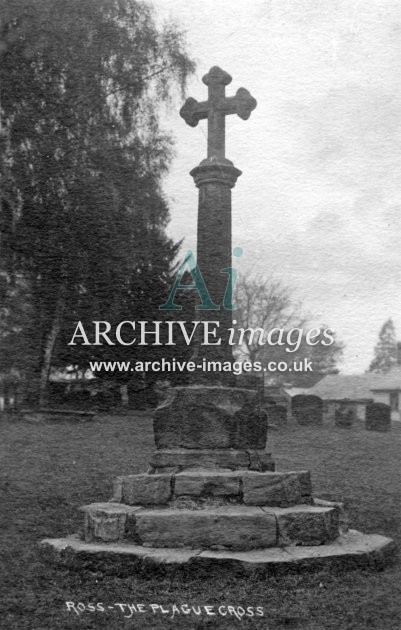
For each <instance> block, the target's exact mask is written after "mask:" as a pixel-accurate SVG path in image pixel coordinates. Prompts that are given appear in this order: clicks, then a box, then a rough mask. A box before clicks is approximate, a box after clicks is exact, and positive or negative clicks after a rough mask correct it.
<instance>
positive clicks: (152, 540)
mask: <svg viewBox="0 0 401 630" xmlns="http://www.w3.org/2000/svg"><path fill="white" fill-rule="evenodd" d="M81 510H82V511H83V512H84V514H85V521H84V535H83V538H84V540H85V541H86V542H92V541H102V542H121V541H132V542H135V543H137V544H139V545H144V546H150V547H161V548H163V547H178V548H180V547H181V548H197V547H200V548H202V549H236V550H249V549H259V548H268V547H276V546H280V545H288V544H292V545H322V544H327V543H329V542H331V541H333V540H334V539H335V538H336V537H337V536H338V535H339V529H338V510H337V509H336V508H330V507H317V506H312V505H298V506H295V507H290V508H279V507H259V506H245V505H237V506H227V505H225V506H222V507H206V508H204V509H195V510H188V509H182V510H179V509H172V508H168V507H166V508H164V509H160V508H157V509H146V508H144V507H140V506H137V507H133V506H129V505H124V504H121V503H94V504H92V505H87V506H84V507H83V508H81Z"/></svg>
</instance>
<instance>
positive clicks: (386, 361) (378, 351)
mask: <svg viewBox="0 0 401 630" xmlns="http://www.w3.org/2000/svg"><path fill="white" fill-rule="evenodd" d="M396 364H397V337H396V332H395V326H394V323H393V320H392V319H391V318H390V319H388V320H387V321H386V322H384V324H383V326H382V328H381V330H380V333H379V339H378V342H377V344H376V346H375V350H374V358H373V359H372V361H371V363H370V366H369V372H388V371H389V370H390V369H391V368H392V367H393V366H394V365H396Z"/></svg>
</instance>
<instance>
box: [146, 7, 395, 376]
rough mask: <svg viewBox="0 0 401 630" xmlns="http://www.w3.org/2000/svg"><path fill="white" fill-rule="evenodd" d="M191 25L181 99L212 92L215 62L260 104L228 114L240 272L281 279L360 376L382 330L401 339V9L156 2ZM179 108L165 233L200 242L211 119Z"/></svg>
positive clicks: (173, 120) (171, 114)
mask: <svg viewBox="0 0 401 630" xmlns="http://www.w3.org/2000/svg"><path fill="white" fill-rule="evenodd" d="M152 4H153V5H154V6H155V9H156V11H157V13H158V15H159V16H160V19H168V18H169V17H171V18H173V19H174V20H175V21H178V22H179V23H180V24H181V26H182V28H183V29H184V30H185V31H186V33H187V44H188V50H189V52H190V54H191V56H192V57H193V58H194V59H195V60H196V62H197V71H196V73H195V75H194V76H193V77H192V78H191V80H190V82H189V85H188V92H187V96H193V97H194V98H196V99H197V100H199V101H200V100H205V99H206V98H207V88H206V86H205V85H204V84H203V83H202V80H201V79H202V76H203V75H204V74H205V73H206V72H207V71H208V70H209V68H210V67H211V66H213V65H218V66H220V67H221V68H223V69H224V70H226V71H227V72H229V73H230V74H231V76H232V77H233V81H232V83H231V84H230V85H228V86H227V88H226V93H227V94H228V95H233V94H235V92H236V91H237V89H238V88H239V87H245V88H246V89H248V90H249V91H250V92H251V94H252V95H253V96H254V97H255V98H256V100H257V102H258V105H257V108H256V109H255V110H254V111H253V112H252V114H251V117H250V119H249V120H247V121H243V120H241V119H240V118H238V117H237V116H229V117H228V118H227V120H226V156H227V157H228V158H229V159H230V160H232V161H233V162H234V165H235V166H236V167H237V168H239V169H240V170H241V171H242V172H243V174H242V175H241V177H240V178H239V179H238V181H237V184H236V187H235V188H234V189H233V215H232V216H233V246H240V247H242V249H243V251H244V254H243V257H242V259H240V261H239V262H238V263H237V262H236V264H235V266H236V267H237V268H238V269H239V271H241V272H242V273H244V274H246V275H248V274H249V275H253V276H260V277H267V278H272V279H279V280H280V281H281V282H282V283H283V284H284V285H285V286H288V287H289V288H290V289H291V291H292V294H293V296H294V299H295V301H299V302H301V303H302V305H303V310H304V311H305V312H307V313H309V314H310V315H311V319H310V322H311V326H312V325H313V324H324V325H326V326H329V327H331V328H332V329H334V330H335V331H336V334H337V336H338V338H339V339H340V340H341V341H343V342H344V344H345V352H344V360H343V363H342V364H341V365H340V366H339V367H340V369H341V371H342V372H344V373H359V372H363V371H365V370H366V369H367V368H368V366H369V363H370V361H371V359H372V357H373V349H374V346H375V344H376V342H377V338H378V333H379V331H380V328H381V326H382V324H383V323H384V322H385V321H386V320H387V319H388V318H389V317H391V318H392V319H393V321H394V323H395V326H396V330H397V332H398V338H399V339H400V340H401V253H400V251H401V3H400V2H399V1H398V0H396V1H387V0H369V2H366V0H364V1H361V0H333V1H331V2H327V1H323V0H271V1H270V0H218V1H217V0H154V1H153V3H152ZM180 104H181V103H179V102H178V101H177V103H176V106H175V107H173V108H171V109H170V110H169V111H166V112H164V113H163V125H164V128H165V129H166V130H168V131H170V132H171V133H172V134H173V136H174V138H175V142H176V144H175V152H176V155H175V158H174V160H173V163H172V168H171V170H170V173H169V175H168V176H167V177H166V179H165V182H164V190H165V192H166V194H167V197H168V199H169V201H170V207H171V222H170V225H169V228H168V230H169V233H170V235H171V236H172V237H174V239H184V242H183V246H182V251H183V254H184V253H185V252H186V251H187V250H188V249H192V250H196V220H197V189H196V188H195V186H194V183H193V180H192V178H191V177H190V175H189V171H190V170H191V169H192V168H193V167H194V166H196V165H197V164H198V163H199V162H200V161H201V160H202V159H203V158H204V157H206V122H205V121H201V122H200V123H199V124H198V126H197V127H196V128H192V127H189V126H187V125H186V124H185V122H184V121H183V119H182V118H180V116H179V114H178V112H179V107H180Z"/></svg>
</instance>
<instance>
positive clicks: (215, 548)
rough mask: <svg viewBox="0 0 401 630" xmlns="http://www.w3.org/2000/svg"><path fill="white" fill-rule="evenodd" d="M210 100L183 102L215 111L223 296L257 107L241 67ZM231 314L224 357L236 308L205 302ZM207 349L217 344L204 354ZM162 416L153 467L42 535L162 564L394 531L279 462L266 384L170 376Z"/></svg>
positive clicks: (371, 546) (247, 559)
mask: <svg viewBox="0 0 401 630" xmlns="http://www.w3.org/2000/svg"><path fill="white" fill-rule="evenodd" d="M203 82H204V83H205V84H206V85H207V86H208V100H207V101H203V102H200V103H198V102H197V101H196V100H195V99H193V98H190V99H188V100H187V101H186V103H185V105H184V106H183V108H182V109H181V115H182V116H183V118H184V119H185V120H186V122H187V123H188V124H189V125H191V126H195V125H197V124H198V122H199V121H200V120H202V119H204V118H207V120H208V157H207V158H206V159H205V160H203V161H202V162H201V163H200V165H199V166H198V167H196V168H195V169H193V170H192V171H191V175H192V176H193V177H194V180H195V184H196V186H197V187H198V188H199V215H198V260H197V263H198V265H199V268H200V270H201V272H202V274H203V275H204V279H205V281H206V284H207V286H208V288H210V291H211V294H212V298H213V300H214V301H215V302H216V303H218V304H222V302H223V297H224V292H225V288H226V284H227V280H226V278H224V275H225V274H222V273H220V271H221V270H222V269H226V268H228V267H230V266H231V188H232V187H233V186H234V184H235V182H236V179H237V177H238V176H239V175H240V171H239V170H238V169H236V168H235V167H234V165H233V164H232V162H230V161H229V160H227V159H226V157H225V154H224V146H225V117H226V116H227V115H229V114H234V113H236V114H238V115H239V116H240V117H241V118H243V119H245V120H246V119H247V118H248V117H249V115H250V113H251V111H252V110H253V109H254V108H255V106H256V101H255V99H254V98H253V97H252V96H251V95H250V94H249V92H248V91H247V90H245V89H244V88H240V89H239V90H238V91H237V93H236V95H235V96H232V97H226V95H225V86H226V85H228V84H229V83H230V82H231V77H230V75H229V74H228V73H227V72H224V71H223V70H221V69H220V68H218V67H216V66H215V67H213V68H211V70H210V71H209V72H208V73H207V74H206V75H205V76H204V78H203ZM208 318H211V319H213V320H214V321H215V320H218V321H219V323H220V334H221V337H220V339H221V345H220V346H211V347H209V348H208V350H209V357H210V356H211V357H213V359H214V360H220V361H231V359H232V352H231V346H229V344H228V343H227V330H226V329H227V328H228V327H229V326H230V325H231V311H230V310H226V309H220V311H211V312H209V313H208V312H207V311H203V312H202V320H207V319H208ZM205 354H206V353H205ZM161 399H162V400H161V404H160V405H159V407H158V408H157V409H156V412H155V417H154V436H155V444H156V450H155V452H154V453H153V455H152V456H151V459H150V462H149V470H148V471H147V472H146V473H142V474H135V475H123V476H121V477H118V478H117V479H116V480H115V483H114V492H113V497H112V498H111V500H110V501H109V502H108V503H94V504H90V505H87V506H84V507H83V508H81V510H82V512H83V515H84V522H83V529H82V533H81V535H80V536H77V537H69V538H65V539H59V540H46V541H43V543H44V545H47V546H49V545H50V546H51V547H52V548H53V549H55V550H56V551H57V553H58V554H59V556H61V557H62V558H63V559H65V558H68V557H69V556H70V555H71V552H74V551H75V552H76V553H77V555H78V556H79V557H80V558H85V557H88V556H89V557H93V556H94V555H95V556H98V557H99V558H104V557H105V556H106V557H107V558H109V559H110V558H116V559H117V561H118V562H121V560H122V558H127V557H131V558H133V559H134V560H135V561H137V560H138V559H139V560H144V561H147V562H154V563H157V564H166V563H167V564H170V565H180V564H186V563H190V564H191V565H192V566H199V565H200V566H202V565H203V566H206V567H210V565H212V564H216V565H218V566H220V565H224V566H227V565H228V566H229V567H230V568H231V567H233V566H234V567H236V566H238V564H242V565H243V566H245V567H247V568H249V567H251V566H253V567H256V568H260V567H265V566H266V567H271V566H273V567H275V566H277V565H281V564H282V565H288V564H290V565H291V564H293V565H301V566H307V565H309V564H314V563H320V562H321V561H322V559H323V560H335V561H336V562H337V561H340V562H341V561H342V562H343V563H347V562H349V560H350V558H354V557H357V558H358V561H359V562H360V561H366V562H370V561H373V562H375V561H377V560H379V559H380V560H381V559H382V558H383V557H384V556H385V554H386V553H387V552H388V550H389V549H390V548H391V546H392V541H390V540H389V539H386V538H384V537H380V536H379V537H378V536H376V537H372V536H364V535H362V534H359V533H358V532H348V531H347V529H346V527H345V526H344V523H345V521H344V519H343V518H341V506H340V505H339V504H336V503H330V502H315V501H314V499H313V496H312V486H311V479H310V473H309V472H308V471H305V470H299V471H289V472H288V471H283V472H277V471H276V470H275V465H274V462H273V460H272V458H271V455H270V454H269V453H268V452H267V451H266V440H267V422H266V415H265V414H264V413H263V412H261V408H260V398H259V393H258V392H257V391H255V390H252V389H245V388H234V387H228V386H226V382H225V381H224V379H221V380H220V381H219V379H216V375H215V373H214V376H213V381H212V382H209V383H208V384H201V383H197V382H195V383H194V384H192V385H190V386H187V387H169V388H166V390H165V392H163V395H162V396H161Z"/></svg>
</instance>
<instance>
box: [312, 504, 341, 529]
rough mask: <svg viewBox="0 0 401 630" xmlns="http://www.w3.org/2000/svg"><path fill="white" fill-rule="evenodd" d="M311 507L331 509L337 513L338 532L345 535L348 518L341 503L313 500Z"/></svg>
mask: <svg viewBox="0 0 401 630" xmlns="http://www.w3.org/2000/svg"><path fill="white" fill-rule="evenodd" d="M313 505H316V506H317V507H331V508H334V509H336V510H337V511H338V525H339V529H340V532H341V533H342V534H345V533H346V532H347V531H348V530H349V518H348V514H347V512H346V511H345V509H344V503H342V502H341V501H327V500H326V499H317V498H314V499H313Z"/></svg>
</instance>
